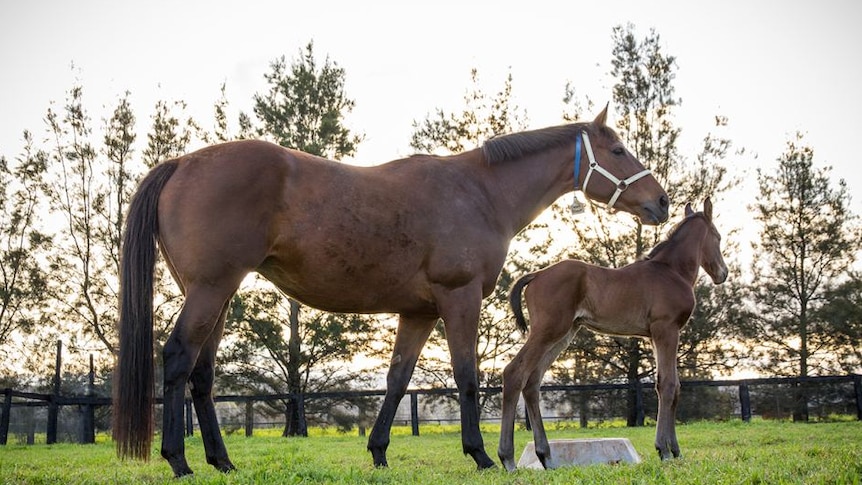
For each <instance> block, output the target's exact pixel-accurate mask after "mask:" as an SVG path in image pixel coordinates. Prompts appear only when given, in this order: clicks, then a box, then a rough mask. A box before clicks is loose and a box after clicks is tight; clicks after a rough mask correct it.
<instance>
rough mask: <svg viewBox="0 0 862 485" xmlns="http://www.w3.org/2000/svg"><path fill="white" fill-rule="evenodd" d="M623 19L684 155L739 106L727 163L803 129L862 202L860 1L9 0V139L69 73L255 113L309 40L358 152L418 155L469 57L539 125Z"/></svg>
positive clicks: (0, 30) (751, 163)
mask: <svg viewBox="0 0 862 485" xmlns="http://www.w3.org/2000/svg"><path fill="white" fill-rule="evenodd" d="M629 22H630V23H632V24H634V26H635V29H636V33H637V34H638V37H639V38H643V37H645V36H646V35H647V34H648V33H649V30H650V29H651V28H652V29H655V31H656V32H657V33H658V34H659V35H660V36H661V39H662V43H663V48H664V51H665V53H666V54H670V55H674V56H676V57H677V66H678V69H677V78H676V81H675V86H676V90H677V96H679V97H680V98H682V104H681V106H679V107H678V108H677V109H676V111H675V113H676V125H677V126H678V127H680V128H682V130H683V133H682V142H681V149H682V150H681V153H682V155H683V156H684V157H686V158H687V159H689V160H693V159H694V156H695V155H696V153H697V151H698V149H699V147H700V142H701V140H702V139H703V137H704V136H705V135H706V134H707V132H708V131H709V130H710V129H711V127H712V122H713V117H714V116H715V115H717V114H720V115H724V116H727V117H728V118H729V120H730V126H729V128H728V129H727V130H725V131H723V132H721V135H723V136H726V137H729V138H730V139H731V140H733V142H734V144H735V146H736V147H745V148H746V149H747V150H748V152H747V155H746V156H744V157H734V158H732V159H731V160H728V162H727V163H728V164H729V165H730V167H729V168H730V169H731V172H733V173H742V170H743V169H744V168H746V167H748V168H756V167H770V166H775V163H776V162H775V160H776V158H777V157H778V156H780V155H781V154H782V153H783V152H784V149H785V144H786V141H787V140H789V139H790V138H791V137H792V135H793V134H794V133H795V132H796V131H802V132H803V133H804V134H805V142H806V143H807V144H808V145H810V146H812V147H813V148H814V150H815V163H816V164H817V165H818V166H825V165H831V166H833V168H834V171H833V177H834V179H835V180H836V181H837V179H838V178H844V179H845V180H846V181H847V182H848V186H849V189H850V192H851V194H853V195H854V197H853V199H852V203H851V208H852V209H853V210H854V211H855V212H856V213H858V214H862V195H859V194H862V170H859V169H858V167H857V164H858V163H859V162H858V159H859V155H858V154H857V153H856V152H857V151H859V139H860V137H862V118H860V116H859V113H860V112H862V47H860V46H862V3H860V2H857V1H851V0H846V1H835V0H832V1H821V2H810V1H788V0H784V1H753V0H747V1H726V0H722V1H711V2H705V1H670V0H668V1H619V0H608V1H601V2H577V1H560V0H530V1H519V2H510V1H501V0H498V1H484V2H479V1H469V0H457V1H452V0H437V1H433V2H431V1H427V2H413V1H407V0H402V1H386V2H383V1H378V2H374V1H366V2H361V1H339V0H315V1H304V2H294V1H260V0H245V1H242V2H226V1H214V0H211V1H199V0H194V1H185V0H183V1H165V0H147V1H137V2H133V1H122V2H120V1H113V0H110V1H95V0H79V1H59V0H53V1H48V0H27V1H11V0H0V83H2V89H0V154H3V155H5V156H6V157H7V158H9V159H14V158H15V157H16V156H17V155H18V154H19V152H20V149H21V146H22V137H21V133H22V131H23V130H25V129H28V130H30V131H32V132H34V133H35V134H36V135H37V140H38V139H41V138H42V135H43V129H44V124H43V121H42V119H43V117H44V115H45V112H46V110H47V108H48V107H49V106H50V103H51V102H52V101H53V102H56V103H57V104H59V105H60V106H62V103H63V101H64V99H65V96H66V92H67V90H68V89H69V88H71V87H72V85H73V83H74V82H75V80H76V79H77V80H78V81H79V82H80V84H81V85H82V86H83V88H84V103H85V107H86V108H88V109H89V110H90V116H91V117H92V118H93V120H94V121H95V122H96V123H95V124H94V126H95V127H101V125H102V121H101V120H102V118H104V117H106V116H107V114H108V113H107V111H106V110H105V107H107V108H113V107H114V106H115V105H116V102H117V100H118V98H119V97H120V96H121V95H122V94H123V93H124V92H125V91H127V90H128V91H130V92H131V101H132V106H133V109H134V110H135V112H136V115H137V119H138V128H139V129H138V132H139V133H140V134H141V135H143V133H145V132H146V131H147V129H148V128H149V123H150V115H151V114H152V111H153V106H154V104H155V101H156V100H160V99H161V100H167V101H173V100H183V101H185V102H186V103H187V104H188V113H189V114H191V115H192V116H194V117H195V118H196V119H197V120H198V121H199V122H200V123H201V124H202V125H203V126H204V127H205V128H211V127H212V113H213V103H214V102H215V101H216V100H217V99H218V97H219V87H220V85H221V84H222V82H226V83H227V95H228V98H229V101H230V102H231V108H232V117H235V114H236V112H237V111H238V110H240V109H242V110H243V111H246V112H247V113H251V109H250V108H251V98H252V95H253V94H254V93H255V92H258V91H263V90H264V88H265V86H266V85H265V81H264V79H263V75H264V73H266V72H268V71H269V63H270V62H271V61H273V60H274V59H276V58H278V57H280V56H282V55H284V56H286V57H287V59H288V60H291V59H294V58H296V57H297V56H298V55H299V53H300V50H301V49H302V48H303V47H304V46H305V45H306V44H307V43H308V42H309V41H310V40H313V41H314V46H315V47H314V52H315V57H316V58H317V59H318V61H319V62H320V63H322V61H323V60H324V59H325V57H326V56H329V58H330V59H331V60H332V61H334V62H335V63H337V64H338V65H340V66H341V67H343V68H344V69H345V71H346V92H347V96H348V97H350V98H352V99H353V100H355V102H356V107H355V109H354V111H353V113H352V114H351V115H350V116H349V117H348V118H347V120H346V123H347V125H348V127H349V128H350V129H352V130H354V131H355V132H358V133H362V134H364V135H365V136H366V139H365V141H364V142H363V143H362V144H361V145H360V147H359V150H358V152H357V154H356V156H355V159H354V160H353V162H355V163H360V164H365V165H368V164H378V163H383V162H385V161H389V160H393V159H396V158H400V157H402V156H405V155H408V154H410V153H411V150H410V148H409V140H410V133H411V131H412V123H413V121H414V120H422V119H423V118H424V117H425V116H426V115H427V114H428V113H431V112H433V111H434V110H435V109H437V108H442V109H444V110H446V111H452V110H455V109H460V108H461V107H462V103H463V101H462V99H463V95H464V93H465V91H466V90H467V89H468V88H469V87H470V69H471V68H474V67H475V68H477V69H478V72H479V76H480V81H481V82H482V88H483V90H484V91H485V92H486V93H488V94H493V93H496V92H497V91H499V90H500V89H501V88H502V86H503V81H504V79H505V77H506V75H507V74H508V73H509V72H511V74H512V76H513V91H514V92H513V97H514V100H515V103H516V104H517V105H518V106H519V107H521V108H523V109H525V110H526V112H527V116H528V119H529V124H530V127H531V128H540V127H544V126H549V125H554V124H559V123H560V122H561V121H562V120H561V117H560V115H561V112H562V109H563V106H562V102H561V99H562V95H563V89H564V86H565V84H566V82H569V81H570V82H571V83H572V84H573V85H574V86H575V89H576V91H577V93H578V94H579V95H580V96H584V95H587V96H589V97H590V98H592V99H593V100H595V101H596V102H599V103H601V104H603V103H604V102H605V101H608V100H610V98H611V92H610V86H611V84H612V80H611V79H610V78H609V77H608V76H607V73H608V71H609V70H610V59H611V47H612V41H611V29H612V27H613V26H615V25H620V24H626V23H629ZM72 66H74V68H73V67H72ZM612 107H613V106H612ZM590 115H592V114H590ZM613 121H614V120H613V113H612V114H611V122H613ZM139 141H142V140H139ZM747 176H748V177H749V178H750V181H751V184H753V177H754V172H753V171H749V172H747ZM737 195H738V196H737ZM752 197H753V195H751V193H750V191H746V190H744V188H742V187H741V188H740V191H739V194H727V195H726V196H725V199H726V200H725V202H724V204H725V205H724V206H722V205H721V204H720V203H717V204H716V212H717V213H718V214H724V217H722V218H721V219H720V220H723V221H724V222H725V223H728V224H731V225H737V224H740V225H742V224H745V223H746V222H748V223H750V221H751V218H750V216H749V215H748V214H747V213H746V211H745V205H746V204H750V203H752V202H753V201H754V200H753V198H752ZM679 202H680V203H681V201H679ZM696 205H697V206H700V203H699V202H697V203H696ZM730 216H732V217H730Z"/></svg>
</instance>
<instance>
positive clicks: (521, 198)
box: [488, 149, 574, 235]
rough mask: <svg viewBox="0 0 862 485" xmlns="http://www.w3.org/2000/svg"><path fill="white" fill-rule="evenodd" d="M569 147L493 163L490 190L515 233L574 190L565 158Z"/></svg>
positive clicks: (489, 180)
mask: <svg viewBox="0 0 862 485" xmlns="http://www.w3.org/2000/svg"><path fill="white" fill-rule="evenodd" d="M567 151H570V150H565V149H552V150H546V151H545V152H543V153H539V154H535V155H531V156H528V157H524V158H522V159H520V160H511V161H507V162H501V163H499V164H498V165H496V166H492V167H490V173H491V174H492V175H491V177H489V179H488V192H489V194H490V197H491V198H492V199H493V203H494V205H495V206H496V207H497V209H498V210H497V211H496V212H497V214H498V215H499V216H500V217H503V218H504V219H505V221H506V222H507V223H508V224H509V226H510V227H511V229H512V235H514V234H517V233H518V232H519V231H520V230H521V229H523V228H524V227H526V226H527V225H528V224H530V223H531V222H533V220H535V219H536V217H538V216H539V214H541V213H542V212H543V211H544V210H545V209H547V208H548V207H550V205H551V204H553V203H554V201H556V200H557V199H559V198H560V196H562V195H563V194H565V193H567V192H571V191H572V190H573V188H574V186H573V183H574V182H572V181H571V180H569V182H572V183H571V184H569V183H566V182H567V180H566V175H567V174H568V170H570V167H569V165H568V164H566V163H564V162H563V161H564V159H565V158H567V156H566V152H567Z"/></svg>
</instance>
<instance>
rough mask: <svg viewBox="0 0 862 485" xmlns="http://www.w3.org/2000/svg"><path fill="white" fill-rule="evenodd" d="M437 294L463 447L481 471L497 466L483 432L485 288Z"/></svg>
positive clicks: (462, 288) (468, 286) (460, 289)
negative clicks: (480, 352) (480, 347)
mask: <svg viewBox="0 0 862 485" xmlns="http://www.w3.org/2000/svg"><path fill="white" fill-rule="evenodd" d="M438 290H439V291H437V292H435V296H436V298H437V305H438V308H439V309H440V316H441V317H443V323H444V324H445V327H446V341H447V342H448V343H449V354H450V355H451V358H452V370H453V373H454V377H455V384H456V385H457V386H458V401H459V402H460V404H461V446H462V449H463V451H464V454H468V455H470V456H472V457H473V460H474V461H475V462H476V466H477V467H478V468H479V469H484V468H492V467H495V466H496V464H495V463H494V461H493V460H491V458H490V457H489V456H488V454H487V453H486V452H485V443H484V441H483V439H482V434H481V432H480V431H479V372H478V364H477V357H476V346H477V344H478V335H479V312H480V308H481V305H482V288H481V285H480V284H479V283H478V281H477V282H475V283H471V284H470V285H467V286H464V287H461V288H458V289H455V290H440V289H438Z"/></svg>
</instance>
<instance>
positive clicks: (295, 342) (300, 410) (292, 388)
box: [282, 299, 308, 436]
mask: <svg viewBox="0 0 862 485" xmlns="http://www.w3.org/2000/svg"><path fill="white" fill-rule="evenodd" d="M288 301H289V303H290V338H289V340H288V342H287V346H288V363H287V390H288V392H290V393H291V394H293V395H294V396H296V399H291V400H290V401H289V402H288V403H287V405H286V406H285V423H284V432H283V433H282V434H283V435H284V436H308V428H307V426H306V424H305V406H303V405H302V402H300V401H299V399H302V394H303V391H304V389H303V388H302V376H301V375H300V358H301V345H300V341H301V340H300V336H299V311H300V308H301V307H300V304H299V302H297V301H296V300H293V299H289V300H288Z"/></svg>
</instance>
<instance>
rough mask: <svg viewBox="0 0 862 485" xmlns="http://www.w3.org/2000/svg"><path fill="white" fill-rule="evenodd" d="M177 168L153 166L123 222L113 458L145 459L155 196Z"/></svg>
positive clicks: (150, 398)
mask: <svg viewBox="0 0 862 485" xmlns="http://www.w3.org/2000/svg"><path fill="white" fill-rule="evenodd" d="M176 168H177V162H176V161H175V160H171V161H167V162H164V163H161V164H160V165H157V166H156V167H155V168H154V169H152V170H151V171H150V173H149V174H147V176H146V177H145V178H144V179H143V180H142V181H141V183H140V185H139V186H138V190H137V192H136V193H135V195H134V196H133V197H132V201H131V204H130V205H129V212H128V216H127V217H126V231H125V234H124V236H123V249H122V255H121V262H120V323H119V332H120V349H119V356H118V358H117V367H116V369H115V370H114V383H113V387H114V392H113V393H114V404H113V435H114V441H116V445H117V455H118V456H120V457H121V458H126V457H131V458H137V459H141V460H145V461H146V460H148V459H149V457H150V447H151V446H152V442H153V404H154V394H155V391H154V373H155V370H154V369H153V271H154V269H155V264H156V243H157V242H156V241H157V238H158V235H159V220H158V205H159V194H160V193H161V191H162V188H164V186H165V182H167V181H168V179H169V178H170V177H171V175H173V173H174V171H175V170H176Z"/></svg>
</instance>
